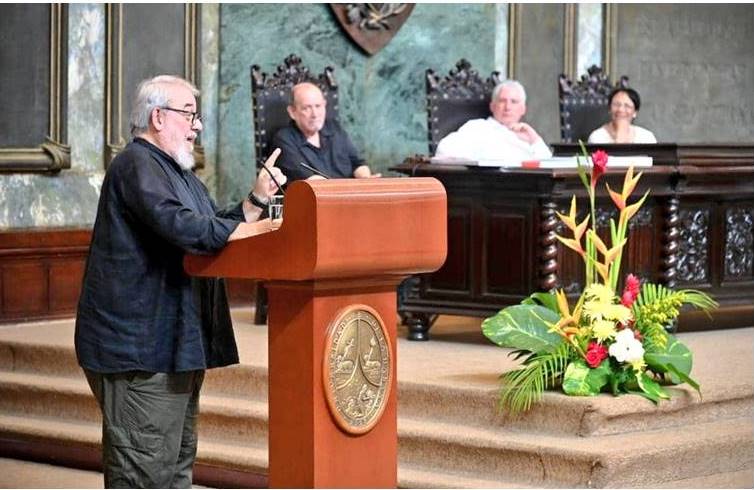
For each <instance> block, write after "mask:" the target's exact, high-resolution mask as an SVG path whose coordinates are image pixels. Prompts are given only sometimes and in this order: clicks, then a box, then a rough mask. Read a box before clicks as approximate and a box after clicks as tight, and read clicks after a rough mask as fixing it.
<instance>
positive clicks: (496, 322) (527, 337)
mask: <svg viewBox="0 0 754 490" xmlns="http://www.w3.org/2000/svg"><path fill="white" fill-rule="evenodd" d="M559 319H560V316H559V315H558V314H557V313H555V312H554V311H552V310H549V309H547V308H545V307H544V306H539V305H515V306H509V307H507V308H505V309H503V310H500V312H498V314H497V315H495V316H491V317H489V318H487V319H485V320H484V321H483V322H482V333H483V334H484V335H485V336H486V337H487V338H488V339H490V340H491V341H492V342H494V343H496V344H497V345H499V346H501V347H511V348H513V349H523V350H528V351H530V352H541V351H551V350H552V349H554V348H555V347H557V346H558V345H560V343H561V342H563V340H562V338H561V337H560V335H558V334H556V333H554V332H549V331H548V328H549V327H548V326H547V323H545V322H549V323H557V321H558V320H559Z"/></svg>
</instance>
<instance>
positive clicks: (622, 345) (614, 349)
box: [608, 328, 644, 364]
mask: <svg viewBox="0 0 754 490" xmlns="http://www.w3.org/2000/svg"><path fill="white" fill-rule="evenodd" d="M608 352H609V353H610V355H611V356H613V357H614V358H615V360H616V361H618V362H628V363H632V364H633V363H637V362H638V361H643V358H644V347H643V346H642V345H641V342H639V341H638V340H636V337H634V331H633V330H631V329H630V328H626V329H623V330H621V331H620V332H618V333H617V334H616V336H615V343H614V344H613V345H611V346H610V348H609V349H608Z"/></svg>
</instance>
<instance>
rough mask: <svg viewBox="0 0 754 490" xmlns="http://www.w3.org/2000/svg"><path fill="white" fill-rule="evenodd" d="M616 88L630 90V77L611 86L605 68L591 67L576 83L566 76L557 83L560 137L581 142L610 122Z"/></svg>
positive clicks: (567, 140) (563, 139)
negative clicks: (610, 110)
mask: <svg viewBox="0 0 754 490" xmlns="http://www.w3.org/2000/svg"><path fill="white" fill-rule="evenodd" d="M617 87H623V88H627V87H628V77H627V76H625V75H624V76H622V77H621V78H620V80H619V81H618V82H617V83H616V84H615V86H612V85H611V84H610V80H609V79H608V77H607V75H605V74H604V73H603V72H602V68H600V67H598V66H595V65H592V66H591V67H589V68H588V69H587V73H586V74H584V75H581V79H580V80H578V81H576V82H575V83H574V82H572V81H571V80H569V79H568V78H567V77H566V76H565V75H562V74H561V75H560V77H559V80H558V98H559V100H560V138H561V140H562V141H563V142H565V143H573V142H576V141H578V140H582V141H584V142H585V143H586V141H587V139H588V138H589V134H590V133H591V132H592V131H594V130H595V129H597V128H599V127H600V126H602V125H603V124H605V123H606V122H607V121H609V120H610V113H609V112H608V97H609V96H610V92H612V91H613V89H615V88H617Z"/></svg>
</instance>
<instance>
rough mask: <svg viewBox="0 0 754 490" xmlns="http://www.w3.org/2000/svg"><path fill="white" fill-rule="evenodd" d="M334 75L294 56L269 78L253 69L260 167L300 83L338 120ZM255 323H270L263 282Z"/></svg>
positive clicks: (256, 148) (253, 105) (252, 96)
mask: <svg viewBox="0 0 754 490" xmlns="http://www.w3.org/2000/svg"><path fill="white" fill-rule="evenodd" d="M334 72H335V70H334V69H333V68H332V67H329V66H328V67H326V68H325V70H324V72H322V73H321V74H319V75H314V74H312V73H311V72H310V71H309V69H308V68H307V67H306V66H304V65H303V64H302V61H301V58H299V57H298V56H296V55H295V54H291V55H289V56H288V57H287V58H285V59H284V60H283V63H282V64H281V65H278V66H277V68H276V70H275V73H273V74H272V75H270V76H268V75H267V74H266V73H263V72H262V71H261V69H260V67H259V65H253V66H252V67H251V101H252V105H251V108H252V115H253V119H254V148H255V150H256V162H257V167H261V166H262V164H263V163H264V161H265V160H266V159H267V157H268V156H270V153H272V151H273V150H274V148H270V143H271V142H272V138H273V137H274V136H275V133H277V132H278V130H279V129H281V128H283V127H285V126H287V125H288V124H289V121H290V118H289V117H288V111H287V110H286V108H287V106H288V103H289V101H290V95H291V89H292V88H293V86H294V85H296V84H297V83H301V82H311V83H313V84H315V85H317V86H318V87H319V88H320V90H322V93H323V94H324V96H325V98H326V99H327V118H328V119H330V118H337V116H338V84H337V82H336V81H335V75H334ZM254 323H256V324H264V323H267V289H265V287H264V286H262V285H261V283H257V287H256V312H255V313H254Z"/></svg>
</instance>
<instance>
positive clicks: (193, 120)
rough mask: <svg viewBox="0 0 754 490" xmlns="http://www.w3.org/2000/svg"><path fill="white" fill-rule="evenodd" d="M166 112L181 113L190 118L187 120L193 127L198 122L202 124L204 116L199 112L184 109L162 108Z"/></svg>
mask: <svg viewBox="0 0 754 490" xmlns="http://www.w3.org/2000/svg"><path fill="white" fill-rule="evenodd" d="M161 109H164V110H166V111H173V112H180V113H181V114H184V116H188V117H187V118H186V120H187V121H188V122H190V123H191V125H192V126H193V125H194V124H196V122H197V121H199V122H202V115H201V114H199V113H198V112H191V111H184V110H183V109H173V108H172V107H162V108H161Z"/></svg>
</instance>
